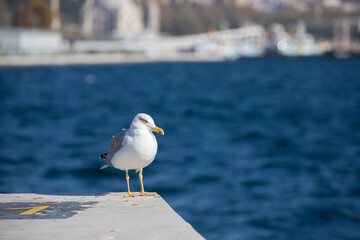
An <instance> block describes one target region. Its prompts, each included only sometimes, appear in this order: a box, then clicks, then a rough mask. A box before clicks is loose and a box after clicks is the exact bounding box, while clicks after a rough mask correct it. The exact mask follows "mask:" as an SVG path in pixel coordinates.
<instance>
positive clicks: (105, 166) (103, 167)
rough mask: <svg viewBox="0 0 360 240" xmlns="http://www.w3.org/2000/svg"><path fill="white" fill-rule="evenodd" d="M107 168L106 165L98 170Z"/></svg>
mask: <svg viewBox="0 0 360 240" xmlns="http://www.w3.org/2000/svg"><path fill="white" fill-rule="evenodd" d="M107 167H108V165H106V164H105V165H104V166H102V167H101V168H100V169H105V168H107Z"/></svg>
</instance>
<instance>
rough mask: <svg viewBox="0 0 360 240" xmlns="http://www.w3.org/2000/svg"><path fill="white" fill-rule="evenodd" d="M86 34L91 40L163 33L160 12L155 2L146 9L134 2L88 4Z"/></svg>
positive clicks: (100, 0) (102, 0)
mask: <svg viewBox="0 0 360 240" xmlns="http://www.w3.org/2000/svg"><path fill="white" fill-rule="evenodd" d="M81 12H82V30H83V33H84V34H85V35H87V36H95V37H100V36H101V37H106V38H107V37H115V38H122V37H131V36H137V35H140V34H143V33H145V32H152V33H158V32H159V30H160V9H159V6H158V4H157V2H156V1H155V0H148V1H146V3H145V6H143V5H142V4H141V3H137V2H135V1H131V0H86V1H85V4H84V5H83V8H82V10H81Z"/></svg>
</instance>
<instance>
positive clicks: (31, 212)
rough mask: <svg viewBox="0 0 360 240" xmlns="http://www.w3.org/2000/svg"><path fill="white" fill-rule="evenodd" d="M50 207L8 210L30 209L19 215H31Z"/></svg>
mask: <svg viewBox="0 0 360 240" xmlns="http://www.w3.org/2000/svg"><path fill="white" fill-rule="evenodd" d="M48 207H50V206H38V207H19V208H10V210H16V209H30V210H27V211H25V212H22V213H20V215H31V214H34V213H36V212H38V211H41V210H44V209H45V208H48Z"/></svg>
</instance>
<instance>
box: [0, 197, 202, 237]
mask: <svg viewBox="0 0 360 240" xmlns="http://www.w3.org/2000/svg"><path fill="white" fill-rule="evenodd" d="M124 195H125V193H105V194H92V195H40V194H0V229H1V231H0V239H7V240H12V239H27V240H32V239H34V240H35V239H36V240H45V239H46V240H48V239H64V240H65V239H66V240H68V239H76V240H92V239H94V240H95V239H96V240H111V239H131V240H136V239H187V240H198V239H199V240H200V239H204V238H203V237H202V236H201V235H200V234H199V233H197V232H196V231H195V230H194V229H193V228H192V227H191V225H189V224H188V223H187V222H185V221H184V220H183V219H182V218H181V217H180V216H179V215H178V214H177V213H176V212H175V211H174V210H173V209H172V208H171V207H170V206H169V205H168V204H167V203H166V202H165V201H164V200H163V199H162V198H161V197H160V196H153V197H136V198H124V197H123V196H124Z"/></svg>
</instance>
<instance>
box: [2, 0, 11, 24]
mask: <svg viewBox="0 0 360 240" xmlns="http://www.w3.org/2000/svg"><path fill="white" fill-rule="evenodd" d="M8 8H9V7H8V5H7V2H6V1H5V0H0V27H5V26H7V25H8V24H9V17H10V13H9V10H8Z"/></svg>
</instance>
